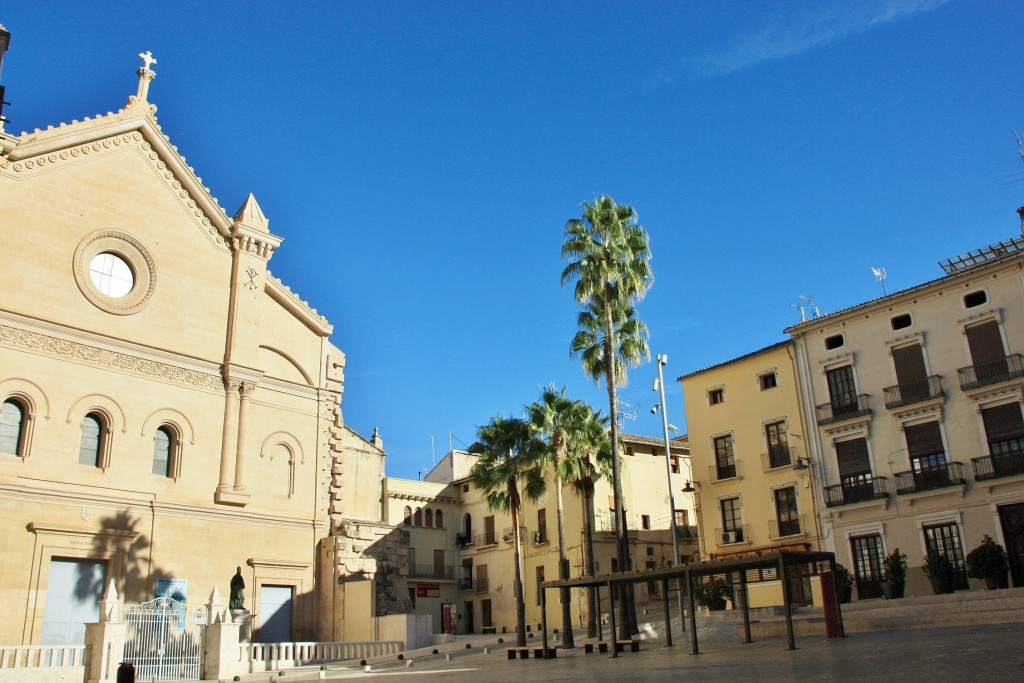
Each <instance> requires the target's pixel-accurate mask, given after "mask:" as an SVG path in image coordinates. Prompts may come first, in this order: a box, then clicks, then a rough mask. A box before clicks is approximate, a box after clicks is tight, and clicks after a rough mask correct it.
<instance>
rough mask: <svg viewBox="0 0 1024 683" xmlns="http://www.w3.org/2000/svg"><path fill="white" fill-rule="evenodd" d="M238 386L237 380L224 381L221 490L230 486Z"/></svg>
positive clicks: (219, 489) (218, 488) (218, 487)
mask: <svg viewBox="0 0 1024 683" xmlns="http://www.w3.org/2000/svg"><path fill="white" fill-rule="evenodd" d="M238 388H239V382H238V381H237V380H227V381H225V382H224V431H223V432H222V434H221V442H220V481H219V482H218V484H217V490H218V491H223V490H226V489H230V488H231V455H232V453H233V451H232V449H231V446H232V441H233V439H234V437H235V436H236V430H237V427H236V425H237V420H236V417H235V416H236V415H237V414H238V410H237V405H238Z"/></svg>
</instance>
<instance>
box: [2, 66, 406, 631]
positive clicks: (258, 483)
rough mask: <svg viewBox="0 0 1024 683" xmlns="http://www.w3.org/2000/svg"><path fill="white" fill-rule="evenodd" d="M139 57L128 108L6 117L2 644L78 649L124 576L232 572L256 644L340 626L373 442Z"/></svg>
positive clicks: (252, 215)
mask: <svg viewBox="0 0 1024 683" xmlns="http://www.w3.org/2000/svg"><path fill="white" fill-rule="evenodd" d="M140 56H141V57H143V60H144V66H143V67H142V68H140V69H139V70H138V76H139V86H138V91H137V92H136V94H135V95H134V96H132V97H130V98H129V99H128V102H127V104H126V105H125V106H124V108H123V109H121V110H119V111H117V112H116V113H109V114H107V115H103V116H97V117H94V118H86V119H84V120H81V121H74V122H70V123H61V124H60V125H59V126H57V127H53V126H50V127H47V128H46V129H45V130H38V129H37V130H35V131H34V132H25V133H21V134H20V135H17V136H15V135H10V134H8V133H5V132H4V131H3V128H2V125H3V124H2V122H0V225H2V226H3V237H4V240H3V245H4V248H3V249H2V250H0V290H2V291H3V297H2V298H0V404H2V414H0V416H2V419H0V567H2V568H3V571H2V572H0V611H2V612H3V614H5V615H6V618H5V619H4V620H3V623H2V624H0V643H6V644H17V643H22V644H30V643H61V642H82V639H81V636H82V634H81V630H82V628H83V627H82V623H83V622H87V621H90V620H95V616H96V611H97V606H96V600H97V597H98V596H99V595H100V594H101V593H102V592H103V590H104V589H105V587H106V585H108V584H109V583H110V582H111V581H112V582H113V584H114V585H115V587H116V588H117V590H118V592H119V594H120V595H121V596H122V597H123V599H125V600H126V601H128V602H144V601H147V600H152V599H153V598H154V597H156V596H157V595H161V594H165V593H172V594H175V595H177V596H178V597H183V598H186V599H187V600H188V602H189V604H190V605H196V606H198V605H202V604H205V603H206V602H207V601H208V600H209V597H210V595H211V592H212V591H213V589H214V588H215V587H216V588H218V590H219V591H220V594H221V595H222V596H225V597H227V596H228V592H229V582H230V581H231V578H232V576H233V575H235V574H236V570H238V569H240V570H241V574H240V575H241V577H242V579H243V581H244V583H245V588H244V589H242V594H241V596H240V598H241V600H242V601H243V605H244V607H245V608H246V609H248V610H250V612H252V614H253V616H254V627H255V634H254V635H255V637H256V639H258V640H264V641H282V640H285V641H287V640H342V639H344V636H345V634H344V630H345V629H344V615H345V614H346V613H348V614H350V615H353V616H355V617H362V616H369V615H370V614H371V610H372V605H371V604H369V602H367V600H366V599H362V600H361V604H358V605H357V604H353V603H352V601H349V602H350V604H347V605H346V604H345V596H346V590H347V587H348V586H352V585H355V584H358V583H359V582H365V581H366V580H367V579H370V578H372V577H373V576H374V572H375V570H376V561H375V559H374V558H373V557H371V556H369V555H367V553H366V552H365V550H366V549H367V548H369V547H370V546H371V545H372V543H373V541H374V540H375V539H376V538H377V537H379V536H382V535H384V534H385V533H386V531H387V529H386V527H385V525H383V522H382V517H383V515H382V507H381V496H382V486H383V484H382V482H383V474H384V451H383V449H382V444H381V443H380V440H379V438H376V437H374V439H369V440H368V439H364V438H362V437H360V436H359V435H358V434H356V433H354V432H353V431H351V430H350V429H348V428H347V427H346V426H345V424H344V421H343V419H342V413H341V409H340V401H341V396H342V391H343V379H344V376H343V371H344V367H345V356H344V354H343V353H342V352H341V351H340V350H339V349H338V348H337V347H335V346H334V345H333V344H332V343H331V341H330V334H331V332H332V326H331V325H330V323H328V321H327V320H326V319H325V318H323V317H322V316H320V315H319V314H318V313H317V312H316V311H315V310H314V309H313V308H312V307H311V306H310V305H309V304H308V303H306V302H305V301H303V300H302V299H300V298H299V297H298V296H297V295H296V294H295V293H294V292H292V291H291V290H290V289H289V288H288V287H287V286H286V285H285V284H284V283H282V282H281V281H280V280H278V279H277V278H275V277H274V276H273V275H272V273H271V271H270V270H268V262H269V260H270V259H271V258H272V256H273V254H274V252H275V251H276V250H277V249H278V248H279V247H280V246H281V243H282V238H281V237H278V236H276V235H274V234H273V233H271V232H270V229H269V221H268V219H267V218H266V216H264V214H263V212H262V210H261V209H260V206H259V204H258V203H257V201H256V199H255V198H254V197H253V196H251V195H250V196H249V197H248V198H247V199H245V200H244V202H243V203H242V205H241V207H240V208H238V209H237V211H233V212H231V213H229V212H226V211H225V210H224V208H222V207H221V206H220V205H219V204H218V202H217V200H216V199H214V198H213V196H212V195H211V193H210V191H209V190H208V189H207V188H205V187H204V186H203V184H202V182H201V180H200V179H199V178H198V177H197V175H196V173H195V171H194V170H193V169H192V168H190V167H189V166H188V165H187V163H186V161H185V159H184V158H183V157H182V156H181V155H180V154H178V152H177V150H176V149H175V148H174V147H173V146H172V144H171V142H170V140H169V139H168V138H167V137H166V136H165V135H164V134H163V133H162V132H161V130H160V127H159V125H158V124H157V120H156V116H155V112H156V107H155V106H154V105H152V104H150V102H149V101H148V89H149V85H150V82H151V81H152V79H153V77H154V76H155V73H154V72H153V71H152V70H151V69H150V66H151V64H152V60H151V59H150V58H149V56H148V53H147V54H146V55H140ZM357 481H358V485H357V484H356V482H357ZM352 520H359V524H354V523H353V522H352ZM367 524H368V525H369V527H368V528H369V529H370V530H369V531H362V532H360V533H362V535H363V536H366V538H360V537H358V535H357V536H356V537H353V536H352V535H351V534H350V533H349V529H361V528H362V526H366V525H367ZM360 525H362V526H360ZM375 525H376V526H375ZM349 592H350V593H352V591H349ZM354 593H358V594H359V595H361V596H362V595H365V594H366V591H365V590H360V591H355V592H354ZM354 593H353V594H354Z"/></svg>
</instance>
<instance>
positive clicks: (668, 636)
mask: <svg viewBox="0 0 1024 683" xmlns="http://www.w3.org/2000/svg"><path fill="white" fill-rule="evenodd" d="M661 602H662V605H663V607H664V609H665V647H672V612H670V611H669V608H668V579H662V580H661ZM679 605H680V607H682V603H679ZM682 620H683V615H682V614H680V615H679V621H682Z"/></svg>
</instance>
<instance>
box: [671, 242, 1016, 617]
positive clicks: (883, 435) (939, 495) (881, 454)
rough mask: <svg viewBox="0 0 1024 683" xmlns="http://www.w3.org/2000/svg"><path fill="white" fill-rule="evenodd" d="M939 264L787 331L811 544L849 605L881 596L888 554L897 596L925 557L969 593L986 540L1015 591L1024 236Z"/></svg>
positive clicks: (914, 581)
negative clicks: (844, 582) (938, 272)
mask: <svg viewBox="0 0 1024 683" xmlns="http://www.w3.org/2000/svg"><path fill="white" fill-rule="evenodd" d="M940 265H941V267H942V268H943V270H944V275H943V276H942V277H939V278H938V279H936V280H933V281H930V282H926V283H924V284H921V285H918V286H915V287H911V288H909V289H905V290H903V291H900V292H895V293H893V294H890V295H888V296H884V297H882V298H879V299H875V300H873V301H868V302H866V303H862V304H858V305H856V306H853V307H850V308H847V309H845V310H842V311H838V312H836V313H833V314H830V315H826V316H822V317H818V318H815V319H812V320H808V321H806V322H801V323H800V324H797V325H794V326H792V327H790V328H788V329H787V330H786V332H788V333H790V334H791V335H792V347H793V349H794V350H795V353H796V361H797V371H798V373H799V380H800V385H801V388H802V392H801V393H802V397H801V398H802V415H803V419H804V422H805V423H806V424H807V425H809V426H810V429H809V430H807V431H806V432H805V433H806V434H807V439H806V447H807V453H808V455H809V458H810V462H809V466H810V476H811V480H812V481H813V482H814V484H815V485H816V486H818V487H820V489H821V496H822V499H823V502H824V505H825V509H826V510H827V513H828V514H827V515H824V516H823V517H822V521H823V528H822V536H823V539H824V541H825V544H826V545H827V546H828V547H827V549H834V550H835V552H836V554H837V559H838V560H839V561H840V562H841V563H843V564H844V565H846V566H847V567H849V568H850V569H851V570H852V571H853V572H854V574H855V577H856V588H857V591H856V594H857V595H858V596H859V598H861V599H864V598H871V597H876V596H879V595H881V583H882V581H883V580H884V578H885V576H884V569H883V564H882V558H883V557H884V556H885V555H886V554H888V553H890V552H892V551H893V550H894V549H896V548H899V549H900V551H901V552H903V553H905V554H906V555H907V556H908V558H909V565H910V569H909V571H908V577H907V589H906V590H907V593H908V594H918V595H920V594H930V593H931V588H930V587H929V584H928V580H927V578H926V577H925V575H924V573H923V572H922V571H921V565H922V563H923V560H924V557H925V556H926V554H927V553H928V552H929V551H936V552H939V553H941V554H943V555H945V556H946V557H948V558H949V559H950V560H951V561H952V562H953V564H954V565H955V567H956V569H957V587H958V589H966V588H979V587H981V586H982V584H981V582H980V581H978V580H975V579H970V580H969V579H968V577H967V575H966V571H965V565H964V558H965V556H966V554H967V553H968V552H969V551H970V550H971V549H972V548H973V547H975V546H977V545H978V544H979V543H980V542H981V540H982V537H983V536H984V535H986V534H987V535H990V536H992V537H993V538H995V539H996V540H997V541H998V542H999V543H1001V544H1002V545H1003V546H1005V547H1006V549H1007V551H1008V552H1009V554H1010V560H1011V574H1012V581H1013V585H1015V586H1022V585H1024V419H1022V412H1021V404H1022V402H1024V356H1022V353H1024V238H1022V237H1015V238H1012V239H1009V240H1006V241H1003V242H999V243H997V244H993V245H991V246H988V247H984V248H981V249H978V250H975V251H971V252H968V253H966V254H963V255H961V256H958V257H954V258H951V259H948V260H946V261H943V262H942V263H941V264H940ZM691 424H692V423H691ZM691 434H692V427H691ZM694 457H695V458H696V457H697V456H696V455H695V456H694Z"/></svg>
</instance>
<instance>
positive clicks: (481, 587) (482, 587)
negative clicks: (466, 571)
mask: <svg viewBox="0 0 1024 683" xmlns="http://www.w3.org/2000/svg"><path fill="white" fill-rule="evenodd" d="M473 590H475V591H476V592H477V593H486V592H487V591H489V590H490V586H489V585H488V583H487V577H484V578H482V579H477V580H476V581H475V582H474V584H473Z"/></svg>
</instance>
